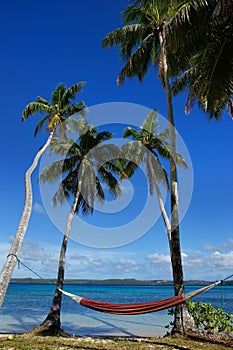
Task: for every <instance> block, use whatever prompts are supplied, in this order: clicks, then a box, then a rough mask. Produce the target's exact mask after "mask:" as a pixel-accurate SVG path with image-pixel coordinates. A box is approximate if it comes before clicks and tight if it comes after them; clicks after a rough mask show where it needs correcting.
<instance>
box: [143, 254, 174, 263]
mask: <svg viewBox="0 0 233 350" xmlns="http://www.w3.org/2000/svg"><path fill="white" fill-rule="evenodd" d="M146 258H147V259H148V260H149V261H150V262H151V264H156V265H157V264H164V263H165V264H170V263H171V258H170V255H164V254H158V253H154V254H149V255H147V257H146Z"/></svg>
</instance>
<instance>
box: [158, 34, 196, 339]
mask: <svg viewBox="0 0 233 350" xmlns="http://www.w3.org/2000/svg"><path fill="white" fill-rule="evenodd" d="M159 40H160V46H161V57H162V65H163V78H164V84H165V90H166V101H167V108H168V122H169V144H170V193H171V204H170V205H171V239H170V242H169V247H170V256H171V264H172V273H173V283H174V292H175V295H181V294H184V279H183V268H182V258H181V247H180V232H179V231H180V230H179V209H178V181H177V168H176V134H175V122H174V115H173V105H172V92H171V86H170V80H169V77H168V65H167V56H166V50H165V46H164V33H163V32H160V33H159ZM194 330H195V325H194V321H193V319H192V317H191V316H190V315H189V313H188V309H187V306H186V304H182V305H179V306H177V307H176V312H175V319H174V327H173V332H174V333H181V334H187V333H188V332H191V331H194Z"/></svg>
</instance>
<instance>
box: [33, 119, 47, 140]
mask: <svg viewBox="0 0 233 350" xmlns="http://www.w3.org/2000/svg"><path fill="white" fill-rule="evenodd" d="M48 119H49V115H46V116H45V117H43V118H42V119H40V120H39V122H38V123H37V124H36V127H35V131H34V137H36V135H37V134H38V131H40V130H41V128H42V126H43V124H44V123H45V122H46V121H47V120H48Z"/></svg>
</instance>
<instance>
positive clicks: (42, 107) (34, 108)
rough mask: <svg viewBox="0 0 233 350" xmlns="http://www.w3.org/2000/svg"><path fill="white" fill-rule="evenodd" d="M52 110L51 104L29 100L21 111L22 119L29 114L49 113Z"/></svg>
mask: <svg viewBox="0 0 233 350" xmlns="http://www.w3.org/2000/svg"><path fill="white" fill-rule="evenodd" d="M52 111H53V106H51V105H48V104H45V103H41V102H36V101H34V102H31V103H29V104H28V105H27V106H26V107H25V108H24V110H23V112H22V120H23V121H24V120H25V119H27V118H29V117H30V116H31V115H33V114H36V113H51V112H52Z"/></svg>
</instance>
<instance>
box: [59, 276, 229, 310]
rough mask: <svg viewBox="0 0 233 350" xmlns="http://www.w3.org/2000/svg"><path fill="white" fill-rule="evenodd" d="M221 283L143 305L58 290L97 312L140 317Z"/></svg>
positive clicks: (174, 304)
mask: <svg viewBox="0 0 233 350" xmlns="http://www.w3.org/2000/svg"><path fill="white" fill-rule="evenodd" d="M221 283H222V281H218V282H215V283H212V284H210V285H209V286H206V287H203V288H201V289H198V290H196V291H194V292H190V293H187V294H182V295H177V296H174V297H172V298H168V299H164V300H159V301H152V302H143V303H136V304H112V303H106V302H103V301H95V300H90V299H87V298H83V297H80V296H78V295H75V294H71V293H68V292H65V291H64V290H62V289H58V290H59V291H60V292H61V293H63V294H64V295H66V296H68V297H69V298H71V299H72V300H74V301H76V302H77V303H79V304H80V305H82V306H85V307H87V308H89V309H92V310H95V311H100V312H105V313H109V314H118V315H140V314H146V313H150V312H156V311H160V310H165V309H169V308H171V307H174V306H177V305H180V304H183V303H185V302H186V300H189V299H191V298H193V297H195V296H196V295H198V294H201V293H203V292H206V291H207V290H210V289H212V288H214V287H215V286H217V285H219V284H221Z"/></svg>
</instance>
